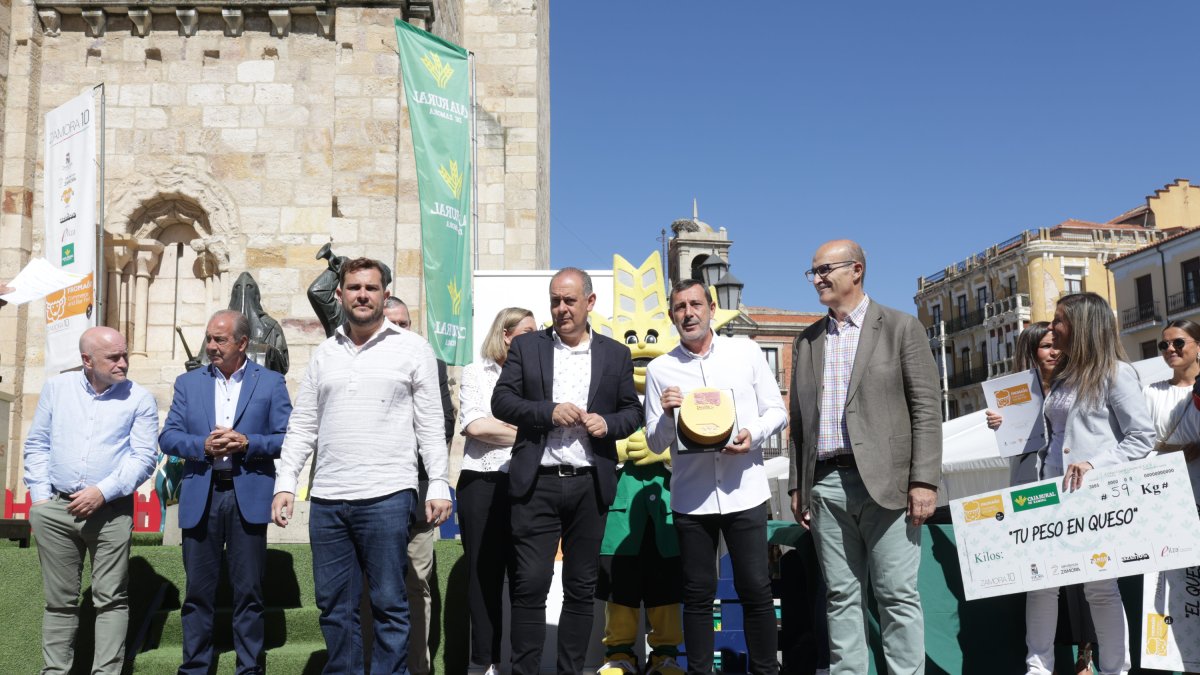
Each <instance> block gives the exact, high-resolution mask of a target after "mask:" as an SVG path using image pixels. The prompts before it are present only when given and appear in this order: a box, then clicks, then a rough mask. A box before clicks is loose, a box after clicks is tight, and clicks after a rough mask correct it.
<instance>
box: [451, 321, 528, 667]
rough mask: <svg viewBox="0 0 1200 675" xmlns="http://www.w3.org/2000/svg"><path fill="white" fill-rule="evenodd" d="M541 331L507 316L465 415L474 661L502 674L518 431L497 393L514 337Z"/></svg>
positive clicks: (462, 491) (464, 398)
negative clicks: (502, 415)
mask: <svg viewBox="0 0 1200 675" xmlns="http://www.w3.org/2000/svg"><path fill="white" fill-rule="evenodd" d="M534 330H537V324H535V323H534V321H533V312H530V311H529V310H527V309H522V308H520V307H509V308H507V309H502V310H500V313H499V314H497V315H496V318H495V320H494V321H492V327H491V329H489V330H488V334H487V337H486V338H485V339H484V341H483V346H482V347H480V350H479V355H480V356H481V357H482V358H481V359H480V360H479V361H476V362H474V363H471V364H468V365H467V366H465V367H464V368H463V372H462V384H461V385H460V387H459V404H458V408H459V415H460V421H461V423H462V433H463V435H464V436H466V437H467V442H466V445H465V446H464V448H463V462H462V473H461V474H460V475H459V478H458V524H459V527H460V528H461V530H462V542H463V551H464V553H465V555H466V559H467V571H468V582H467V606H468V608H469V610H470V620H471V662H472V663H474V664H479V665H484V664H488V669H487V671H486V673H487V675H493V673H498V672H499V670H498V668H499V663H500V638H501V636H502V634H503V632H504V627H503V625H502V624H501V612H502V611H503V603H502V600H503V598H502V597H501V593H502V589H503V587H504V573H505V571H506V570H505V564H506V562H505V561H507V560H508V559H509V555H508V537H509V532H510V531H511V527H510V526H509V516H508V513H509V504H508V460H509V457H510V456H511V454H512V444H513V442H514V441H515V440H516V437H517V429H516V427H514V426H512V425H510V424H505V423H504V422H501V421H500V420H498V419H496V418H495V417H493V416H492V389H494V388H495V386H496V379H497V378H498V377H500V367H501V366H502V365H504V361H505V359H506V358H507V357H508V345H509V343H511V342H512V340H513V338H515V337H516V336H518V335H522V334H524V333H531V332H533V331H534Z"/></svg>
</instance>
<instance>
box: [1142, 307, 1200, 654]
mask: <svg viewBox="0 0 1200 675" xmlns="http://www.w3.org/2000/svg"><path fill="white" fill-rule="evenodd" d="M1198 341H1200V324H1196V323H1194V322H1192V321H1186V320H1183V321H1172V322H1170V323H1168V324H1167V327H1166V328H1164V329H1163V332H1162V340H1161V341H1160V342H1159V343H1158V351H1160V352H1162V357H1163V360H1164V361H1166V362H1167V365H1168V366H1170V367H1171V371H1172V373H1171V379H1169V380H1163V381H1161V382H1155V383H1154V384H1151V385H1149V386H1147V387H1146V388H1145V389H1144V390H1143V393H1145V394H1146V402H1147V403H1148V404H1149V406H1150V416H1151V417H1152V418H1153V419H1154V431H1155V432H1156V437H1157V439H1158V443H1157V444H1156V445H1155V446H1154V449H1155V450H1157V451H1158V452H1160V453H1164V452H1182V453H1183V456H1184V459H1186V460H1187V463H1188V464H1187V468H1188V477H1189V478H1190V479H1191V482H1192V494H1193V495H1196V502H1197V507H1196V508H1197V509H1198V510H1200V462H1198V461H1196V459H1197V457H1200V411H1197V410H1196V406H1195V405H1193V404H1192V387H1193V386H1195V384H1196V378H1197V376H1200V342H1198ZM1187 572H1188V570H1187V568H1184V569H1178V570H1171V571H1170V572H1165V573H1164V574H1165V575H1166V582H1167V586H1168V587H1174V586H1176V585H1182V584H1186V583H1187V579H1186V574H1187ZM1185 675H1194V674H1193V673H1185Z"/></svg>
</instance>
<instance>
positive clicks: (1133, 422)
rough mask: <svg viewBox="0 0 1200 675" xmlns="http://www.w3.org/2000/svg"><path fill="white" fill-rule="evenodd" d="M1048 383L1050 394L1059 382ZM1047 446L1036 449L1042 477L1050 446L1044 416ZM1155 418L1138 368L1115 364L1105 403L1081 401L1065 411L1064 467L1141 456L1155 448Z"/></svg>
mask: <svg viewBox="0 0 1200 675" xmlns="http://www.w3.org/2000/svg"><path fill="white" fill-rule="evenodd" d="M1060 384H1061V383H1059V382H1055V383H1054V384H1053V385H1051V386H1050V394H1048V395H1047V396H1046V398H1047V399H1049V397H1050V395H1052V394H1053V393H1054V391H1055V390H1056V389H1057V388H1058V387H1059V386H1060ZM1042 422H1043V424H1045V425H1046V447H1044V448H1042V449H1041V450H1040V451H1038V475H1039V476H1042V477H1043V478H1048V477H1049V476H1043V472H1042V470H1043V467H1044V465H1045V461H1046V455H1047V453H1048V452H1049V450H1050V440H1051V429H1050V423H1049V422H1048V421H1047V420H1046V416H1045V415H1043V416H1042ZM1154 441H1155V431H1154V420H1152V419H1151V417H1150V408H1149V406H1148V405H1146V397H1145V396H1144V395H1143V394H1142V386H1141V383H1140V381H1139V380H1138V375H1137V371H1136V370H1134V369H1133V366H1131V365H1129V364H1128V363H1124V362H1121V363H1118V364H1117V375H1116V377H1114V378H1112V381H1110V382H1109V385H1108V391H1106V392H1105V395H1104V405H1103V406H1099V407H1093V408H1085V406H1083V405H1082V404H1081V403H1078V402H1077V403H1076V404H1075V405H1073V406H1071V409H1070V411H1068V412H1067V423H1066V428H1065V429H1064V431H1063V468H1064V469H1065V468H1066V467H1067V466H1068V465H1070V464H1077V463H1079V462H1091V464H1092V466H1093V467H1095V468H1097V469H1099V468H1103V467H1108V466H1115V465H1117V464H1121V463H1123V462H1132V461H1133V460H1136V459H1142V458H1143V457H1145V456H1146V455H1148V454H1150V451H1151V450H1153V449H1154Z"/></svg>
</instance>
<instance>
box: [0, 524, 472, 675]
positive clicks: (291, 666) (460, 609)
mask: <svg viewBox="0 0 1200 675" xmlns="http://www.w3.org/2000/svg"><path fill="white" fill-rule="evenodd" d="M160 542H161V535H156V534H144V533H138V534H136V535H135V541H134V544H135V546H134V548H133V549H132V551H131V554H130V561H129V578H130V588H129V590H130V617H129V618H130V620H129V631H130V643H132V642H133V641H135V640H136V639H137V638H138V636H139V635H141V636H142V640H143V643H142V645H141V653H140V654H139V655H138V658H137V659H136V660H135V672H139V673H164V674H167V673H174V672H175V669H176V668H178V666H179V658H180V651H181V647H180V639H181V637H182V630H181V628H180V625H179V607H180V601H181V600H182V597H183V588H184V581H185V579H184V573H183V560H182V554H181V552H180V549H179V548H178V547H164V546H161V545H156V544H158V543H160ZM8 544H9V543H8V542H2V541H0V584H2V586H0V589H3V590H2V591H0V616H3V617H4V618H5V630H4V631H0V674H3V675H23V674H25V673H31V674H32V673H37V672H39V671H40V669H41V664H42V659H41V622H42V605H43V601H42V581H41V573H40V569H39V566H38V559H37V547H36V543H35V545H34V546H32V547H30V548H25V549H22V548H18V547H17V546H16V545H15V544H12V545H8ZM435 556H436V560H437V584H436V586H435V590H434V593H433V596H434V597H433V611H434V627H433V629H432V631H431V635H430V651H431V653H432V664H431V665H432V666H433V668H434V672H437V673H462V672H466V668H467V665H466V661H467V654H468V653H469V651H470V649H469V643H468V639H467V606H466V598H465V591H466V578H465V575H466V567H465V564H464V561H462V559H461V556H462V545H461V543H460V542H458V541H454V540H445V541H438V542H436V544H435ZM89 577H90V569H89V568H88V566H87V565H85V569H84V577H83V578H84V587H85V590H84V593H83V595H84V602H83V606H84V610H83V613H82V616H81V621H80V631H79V636H78V644H77V651H76V653H77V655H78V658H77V659H76V664H75V665H76V668H75V672H79V673H85V672H87V664H86V663H84V662H86V661H90V659H88V658H87V656H88V655H90V654H91V650H92V633H91V629H90V625H91V620H92V617H93V614H92V613H91V611H90V600H89V599H88V595H89V591H88V583H87V580H88V578H89ZM451 586H452V587H453V588H454V591H453V592H450V590H449V589H450V587H451ZM264 591H265V595H266V604H267V606H268V612H267V616H266V621H267V647H268V652H267V665H268V670H269V672H274V673H284V674H287V675H291V674H293V673H295V674H299V675H303V674H306V673H315V672H320V668H321V666H322V665H323V663H324V649H325V644H324V641H323V639H322V637H321V633H320V629H319V626H318V623H317V619H318V611H317V609H316V603H315V599H314V595H313V582H312V555H311V553H310V551H309V548H308V545H306V544H298V545H297V544H292V545H274V546H271V547H269V548H268V551H267V572H266V575H265V579H264ZM156 602H157V603H158V606H159V611H158V612H157V613H156V614H154V615H150V616H148V615H147V612H148V610H149V609H150V607H151V606H152V605H153V604H155V603H156ZM228 602H229V589H228V584H227V583H222V585H221V590H219V591H218V605H219V606H220V605H221V604H225V605H226V606H227V605H228ZM227 622H228V612H227V611H225V612H220V613H219V614H218V627H217V630H216V631H215V637H216V639H217V644H218V646H219V648H223V649H232V640H231V637H230V629H229V626H228V623H227ZM130 655H132V653H130ZM234 661H235V659H234V655H233V652H232V651H227V652H223V653H222V654H221V656H220V661H219V666H218V669H217V672H219V673H225V672H230V673H232V672H233V670H234V665H235V664H234Z"/></svg>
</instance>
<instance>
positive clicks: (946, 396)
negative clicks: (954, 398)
mask: <svg viewBox="0 0 1200 675" xmlns="http://www.w3.org/2000/svg"><path fill="white" fill-rule="evenodd" d="M938 353H939V355H940V357H941V360H942V421H943V422H947V421H949V420H950V376H949V374H948V373H949V371H947V370H946V322H945V321H939V322H938Z"/></svg>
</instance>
